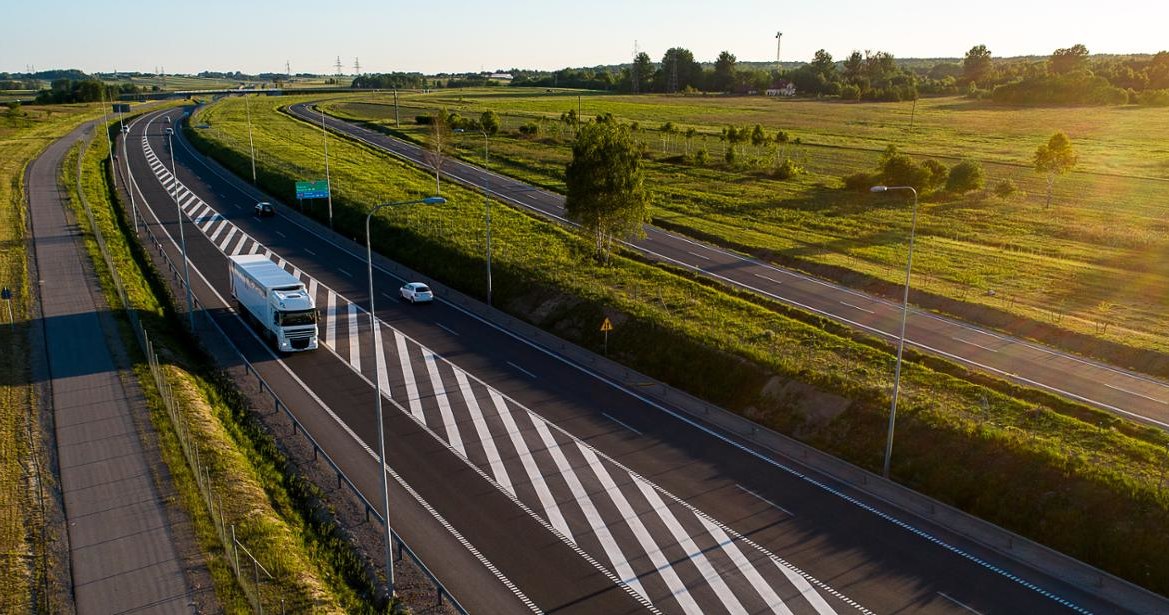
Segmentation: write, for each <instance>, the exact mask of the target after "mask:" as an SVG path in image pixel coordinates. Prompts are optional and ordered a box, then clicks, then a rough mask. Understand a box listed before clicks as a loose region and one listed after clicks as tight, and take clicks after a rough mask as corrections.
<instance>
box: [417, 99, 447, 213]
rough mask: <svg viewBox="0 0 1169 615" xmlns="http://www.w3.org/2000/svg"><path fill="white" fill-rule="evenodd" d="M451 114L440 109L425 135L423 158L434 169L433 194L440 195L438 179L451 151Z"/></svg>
mask: <svg viewBox="0 0 1169 615" xmlns="http://www.w3.org/2000/svg"><path fill="white" fill-rule="evenodd" d="M450 118H451V114H449V113H447V110H446V109H440V110H439V112H438V113H436V114H435V116H434V117H433V118H432V119H431V121H430V132H428V133H427V135H426V151H425V152H423V158H424V159H425V160H426V164H428V165H430V168H432V169H434V193H435V194H436V195H437V194H440V193H441V190H440V189H441V187H442V186H441V183H440V180H439V178H440V177H441V175H442V167H443V165H445V164H446V156H447V154H448V153H449V152H450V149H451V125H450Z"/></svg>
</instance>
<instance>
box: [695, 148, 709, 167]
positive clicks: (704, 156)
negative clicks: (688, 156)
mask: <svg viewBox="0 0 1169 615" xmlns="http://www.w3.org/2000/svg"><path fill="white" fill-rule="evenodd" d="M709 163H710V152H708V151H706V148H703V149H700V150H698V151H696V152H694V164H697V165H700V166H704V165H706V164H709Z"/></svg>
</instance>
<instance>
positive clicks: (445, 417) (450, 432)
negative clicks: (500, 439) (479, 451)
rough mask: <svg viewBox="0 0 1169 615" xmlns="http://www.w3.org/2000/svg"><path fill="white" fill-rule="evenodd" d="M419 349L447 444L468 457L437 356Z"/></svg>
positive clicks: (422, 347) (427, 350) (424, 349)
mask: <svg viewBox="0 0 1169 615" xmlns="http://www.w3.org/2000/svg"><path fill="white" fill-rule="evenodd" d="M419 348H420V349H421V350H422V359H423V361H424V362H425V363H426V373H427V374H428V375H429V376H430V386H431V388H433V389H434V401H435V403H437V404H438V413H439V415H441V416H442V426H443V428H444V430H445V431H446V433H447V442H448V443H450V445H451V446H453V447H455V449H456V450H458V451H459V454H460V455H462V456H463V457H466V456H467V447H466V446H464V445H463V437H462V434H460V433H459V423H458V421H456V420H455V413H454V412H453V411H452V410H451V404H450V400H449V399H448V398H447V394H446V386H444V385H443V383H442V374H440V373H439V372H438V363H437V362H436V361H435V355H434V353H433V352H431V351H430V350H429V349H428V348H426V347H425V346H419Z"/></svg>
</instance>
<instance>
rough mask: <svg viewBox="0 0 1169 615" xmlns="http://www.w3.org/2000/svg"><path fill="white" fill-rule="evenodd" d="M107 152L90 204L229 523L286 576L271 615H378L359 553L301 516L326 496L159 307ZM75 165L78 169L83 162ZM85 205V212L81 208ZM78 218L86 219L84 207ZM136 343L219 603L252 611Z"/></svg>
mask: <svg viewBox="0 0 1169 615" xmlns="http://www.w3.org/2000/svg"><path fill="white" fill-rule="evenodd" d="M104 150H105V144H104V141H100V140H99V141H95V144H94V145H93V146H92V147H91V148H90V149H89V151H88V154H87V156H86V160H85V176H84V181H85V190H86V195H87V198H88V200H89V203H90V205H91V207H92V208H93V210H94V217H95V219H96V221H97V223H98V225H99V227H100V228H101V230H102V233H103V236H104V237H105V238H106V241H107V248H108V249H109V250H110V252H111V255H112V257H113V259H114V262H115V264H116V266H117V268H118V272H119V274H120V275H121V277H122V280H123V283H124V284H125V286H126V290H127V293H128V295H129V297H130V301H131V303H132V306H131V307H132V308H133V309H135V310H137V311H138V313H139V315H140V318H141V319H142V320H143V322H144V324H145V326H146V327H147V330H148V333H149V335H150V336H151V338H152V340H153V342H154V344H155V348H156V350H157V351H158V352H159V354H160V355H161V356H162V357H163V360H164V361H165V362H166V363H167V364H166V365H165V370H166V372H167V375H168V379H169V381H170V382H171V384H172V386H173V387H174V390H175V393H176V396H177V397H178V399H180V400H181V404H182V406H183V412H184V413H185V416H186V421H187V424H188V426H189V428H190V430H191V434H192V439H193V440H194V441H196V442H198V443H199V445H198V446H199V449H200V459H201V461H202V463H203V464H204V466H205V467H207V468H209V470H210V475H211V480H212V482H213V483H214V484H215V485H216V487H215V491H216V492H217V493H218V494H219V496H220V505H221V506H222V507H223V510H224V514H225V517H226V519H227V520H228V523H232V522H234V523H235V524H236V536H237V537H238V538H239V540H240V541H241V542H242V543H243V544H245V545H247V547H248V549H249V550H251V551H252V553H253V554H255V555H256V557H257V559H259V560H260V561H261V562H262V563H263V564H264V565H265V566H266V567H267V568H268V569H269V571H270V572H272V574H273V575H275V576H276V581H275V583H274V585H271V586H267V587H266V588H265V596H266V598H265V604H266V608H271V607H272V605H274V604H279V603H280V599H283V600H284V603H285V607H286V608H287V609H288V610H289V612H302V611H303V612H308V611H311V612H321V613H326V612H332V613H342V612H346V613H353V612H367V611H369V610H370V609H371V607H370V605H369V602H368V601H367V600H365V599H364V598H362V597H361V596H359V595H358V593H357V592H356V591H355V590H354V589H353V588H351V587H349V586H348V585H347V584H346V577H345V575H346V574H347V572H348V570H347V569H346V566H347V565H353V564H354V563H355V562H354V561H344V562H343V560H345V559H346V558H349V557H351V555H352V553H351V552H350V551H349V550H348V549H347V546H346V545H340V544H334V543H333V542H332V540H333V539H332V538H331V537H330V536H329V535H328V533H329V527H330V525H329V523H330V522H329V521H328V520H327V518H326V517H324V516H322V517H321V518H320V519H317V520H315V521H310V520H309V519H307V518H306V515H305V514H304V512H303V509H302V508H300V507H301V506H302V504H303V503H302V502H300V501H298V498H305V497H308V498H310V499H311V498H316V497H318V496H319V494H317V493H316V492H315V491H314V490H313V489H312V488H311V487H310V486H309V485H307V484H305V483H304V481H302V480H300V479H296V478H293V477H290V476H288V475H287V474H286V471H287V468H285V467H284V462H283V457H282V455H281V454H280V452H279V451H278V450H277V449H276V448H275V445H274V443H273V441H272V440H271V437H270V436H268V435H266V434H265V433H263V432H262V430H261V429H260V428H259V426H258V425H257V424H256V423H255V422H254V420H252V419H251V418H250V415H249V410H248V405H247V401H246V400H244V399H243V398H242V397H241V396H240V395H239V394H238V393H235V392H234V389H233V385H231V384H230V383H229V382H228V381H227V380H226V379H224V378H222V377H220V376H218V375H216V374H215V373H213V372H212V371H211V370H210V368H209V366H208V363H207V360H206V359H205V358H203V357H201V356H197V355H195V354H193V353H191V352H189V351H188V350H186V349H187V348H191V347H192V343H191V341H190V340H189V339H188V338H185V337H184V336H183V334H182V333H181V331H182V325H181V324H179V322H178V320H177V319H176V317H175V314H174V312H173V310H172V309H171V308H170V306H169V305H167V304H165V303H164V302H163V301H161V300H160V299H158V294H159V293H160V292H165V291H162V290H161V288H162V287H161V285H160V283H159V282H157V281H156V282H154V283H153V284H152V282H151V280H150V277H151V274H149V273H144V272H143V270H142V268H141V266H140V262H139V260H136V259H135V256H134V255H133V254H132V252H131V248H130V246H129V244H128V243H127V242H126V240H125V237H124V235H123V234H122V232H123V227H120V226H119V221H118V220H117V219H116V218H115V216H114V208H113V207H112V205H111V198H110V193H109V190H108V188H107V186H106V183H105V180H104V178H103V169H104V163H103V162H102V160H103V158H104V154H105V152H104ZM73 164H76V159H75V157H74V158H73ZM71 168H75V167H71ZM73 177H75V175H71V176H70V179H72V178H73ZM75 206H76V207H80V205H79V203H77V202H76V200H75ZM78 219H79V220H84V219H85V218H84V214H83V213H82V212H81V210H80V209H79V210H78ZM122 223H123V224H124V221H122ZM86 225H87V223H86ZM86 238H87V245H88V247H89V250H90V255H91V258H92V260H93V262H94V263H95V264H96V268H97V270H98V272H99V276H100V277H101V278H102V281H103V285H104V286H105V288H106V289H107V292H106V296H107V299H108V300H109V301H110V302H111V305H118V298H117V295H116V293H114V292H113V290H112V288H113V287H112V282H110V280H109V274H108V272H107V271H106V270H105V266H104V261H103V260H102V258H101V255H100V252H98V251H97V244H96V242H94V241H93V240H92V235H91V234H89V233H88V232H87V234H86ZM141 257H142V256H141V254H140V253H139V258H141ZM130 335H131V334H130V333H129V332H128V331H127V332H126V333H125V335H124V336H123V337H124V338H125V341H126V346H127V347H128V348H130V349H131V350H132V351H135V352H133V354H134V355H135V356H136V357H137V359H136V361H137V364H136V371H137V372H138V375H139V382H140V384H141V385H142V387H143V389H144V390H145V391H146V392H147V396H148V398H149V399H150V400H151V402H152V409H151V418H152V421H153V422H154V425H155V428H156V431H158V433H159V439H160V448H161V451H162V454H163V456H164V460H165V461H166V462H167V465H168V467H169V468H170V472H171V475H172V477H173V479H174V482H175V486H176V490H177V491H178V493H179V496H180V498H181V500H182V504H183V506H184V508H185V509H186V510H187V511H188V513H189V514H190V515H191V517H192V521H193V526H194V528H195V532H196V537H197V540H198V541H199V544H200V547H201V549H202V552H203V556H204V559H205V561H206V562H207V564H208V568H209V570H210V571H211V574H212V577H213V580H214V584H215V590H216V594H217V597H218V598H219V599H220V601H221V602H222V604H223V605H224V606H225V608H227V609H228V610H229V611H237V612H238V611H246V610H248V609H249V607H248V602H247V601H246V598H245V597H244V595H243V594H242V593H241V590H240V588H239V587H238V585H236V583H235V581H234V578H233V577H232V573H231V570H230V568H229V567H228V564H227V560H226V554H225V552H224V550H223V548H222V547H221V545H220V543H219V541H218V537H217V536H216V534H215V531H214V526H213V525H212V520H211V517H210V516H209V513H208V511H207V509H206V507H205V504H204V503H203V501H202V500H201V499H200V496H199V493H198V488H197V486H196V484H195V480H194V475H193V473H192V472H191V471H190V469H189V468H188V467H187V466H186V464H185V461H184V459H183V457H182V452H181V450H180V448H179V443H178V441H177V439H176V436H175V433H174V431H173V429H172V428H171V427H170V425H169V422H168V419H167V418H166V413H165V410H163V408H162V406H161V403H162V402H161V399H160V398H159V397H158V392H157V390H156V389H155V387H154V383H153V379H152V378H151V376H150V371H149V368H148V367H147V366H146V364H145V360H144V359H143V358H142V357H141V356H140V355H139V354H138V353H137V352H136V349H137V346H136V345H135V342H134V341H133V338H132V337H130ZM366 589H368V588H366Z"/></svg>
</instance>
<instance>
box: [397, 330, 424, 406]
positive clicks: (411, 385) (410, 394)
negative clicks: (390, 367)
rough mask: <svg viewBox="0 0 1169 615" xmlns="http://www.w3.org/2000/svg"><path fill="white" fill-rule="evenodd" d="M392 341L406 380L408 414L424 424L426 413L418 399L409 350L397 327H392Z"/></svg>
mask: <svg viewBox="0 0 1169 615" xmlns="http://www.w3.org/2000/svg"><path fill="white" fill-rule="evenodd" d="M394 343H395V344H396V345H397V347H398V362H399V363H401V365H402V378H403V379H404V380H405V381H406V400H407V401H408V402H410V414H412V415H414V420H416V421H418V422H419V423H422V424H423V425H425V424H426V414H424V413H423V412H422V402H421V401H420V400H419V399H418V385H417V384H416V383H415V381H414V367H413V366H412V365H411V364H410V352H409V349H408V348H407V347H406V338H405V337H403V336H402V334H401V333H400V332H398V330H397V329H394Z"/></svg>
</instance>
